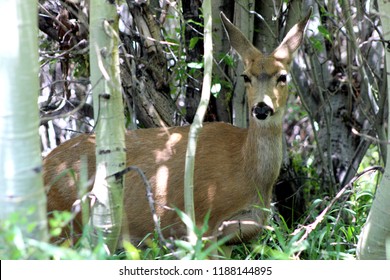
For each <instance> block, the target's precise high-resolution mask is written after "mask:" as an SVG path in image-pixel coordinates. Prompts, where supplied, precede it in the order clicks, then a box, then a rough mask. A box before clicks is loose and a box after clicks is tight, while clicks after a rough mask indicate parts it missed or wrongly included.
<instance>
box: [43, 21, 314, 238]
mask: <svg viewBox="0 0 390 280" xmlns="http://www.w3.org/2000/svg"><path fill="white" fill-rule="evenodd" d="M222 19H223V23H224V25H225V27H226V29H227V31H228V33H229V35H230V41H231V42H232V46H233V47H235V48H236V49H237V50H244V52H243V53H240V55H241V57H242V59H243V61H244V63H245V66H246V70H245V74H246V75H247V76H248V77H249V78H250V79H251V82H250V83H247V84H246V87H247V93H248V103H249V104H248V106H249V111H251V108H252V107H253V106H254V105H255V104H257V103H258V102H263V101H264V102H266V103H267V105H269V106H270V107H272V109H273V110H274V111H275V113H274V115H272V116H270V117H268V118H267V119H265V120H258V119H256V118H255V117H253V116H252V115H251V116H250V125H249V128H248V129H241V128H237V127H233V126H232V125H229V124H225V123H209V124H205V125H204V127H203V129H202V131H201V134H200V136H199V139H198V149H197V154H196V159H195V174H194V176H195V179H194V184H195V189H194V194H195V210H196V223H197V224H198V225H201V224H202V222H203V219H204V217H205V215H206V213H207V212H208V211H211V212H210V213H211V215H210V220H209V231H208V233H207V235H209V236H213V237H216V236H218V237H221V236H226V235H229V236H230V235H232V238H231V240H230V243H235V242H238V241H247V240H250V239H251V238H253V237H255V236H256V235H257V234H258V233H259V232H260V230H261V227H262V225H264V223H265V222H266V219H267V211H264V210H263V209H264V208H269V206H270V201H271V193H272V187H273V184H274V183H275V180H276V179H277V176H278V174H279V169H280V165H281V161H282V117H283V113H284V108H285V105H286V100H287V85H286V84H281V83H277V82H276V80H277V78H278V76H279V75H281V73H282V74H283V73H285V72H287V70H288V66H289V65H288V64H289V62H290V61H291V56H292V54H291V51H295V49H296V48H297V47H298V45H299V44H297V43H296V37H299V38H298V39H299V43H300V41H301V38H302V36H303V35H302V34H303V29H304V26H305V24H306V21H307V20H308V17H307V18H306V19H305V20H304V21H305V22H304V24H302V22H301V23H300V25H299V26H301V27H300V28H298V29H297V28H296V27H294V28H295V29H297V31H294V32H295V33H296V34H290V33H289V35H287V36H286V38H293V39H292V40H290V41H291V42H293V43H294V44H295V45H296V46H293V49H292V50H291V46H289V45H287V46H285V45H283V43H282V45H281V46H280V47H279V48H277V49H276V50H275V51H274V53H273V54H271V55H270V56H264V55H263V54H261V53H260V52H259V51H258V50H257V49H255V48H254V47H253V46H252V45H251V44H250V43H249V42H248V41H247V40H246V39H245V37H244V36H243V35H242V34H241V32H239V30H238V29H237V28H236V27H234V26H233V25H232V24H231V23H230V22H229V21H227V19H226V18H225V17H224V15H222ZM299 26H298V27H299ZM243 38H244V39H245V40H244V39H243ZM287 41H289V40H287ZM242 44H244V46H243V45H242ZM245 44H249V45H245ZM284 44H289V43H288V42H287V43H284ZM286 49H287V50H288V51H287V52H286V51H285V50H286ZM278 50H282V53H281V52H280V51H278ZM283 52H284V53H285V54H283ZM287 56H288V57H287ZM264 77H266V78H264ZM188 131H189V128H188V127H174V128H169V129H162V128H158V129H140V130H136V131H131V132H128V133H127V135H126V148H127V166H131V165H135V166H138V167H139V168H140V169H142V170H143V171H144V173H145V174H146V176H147V178H148V179H149V180H150V182H151V184H152V187H153V194H154V199H155V202H156V213H157V215H158V216H159V218H160V219H161V227H162V228H163V232H164V234H165V235H166V236H173V237H177V238H181V237H184V236H185V234H186V231H185V230H186V228H185V226H184V224H183V223H182V222H181V221H180V219H179V217H178V215H177V213H176V212H175V211H173V210H172V207H174V206H175V207H177V208H179V209H183V204H184V201H183V185H184V183H183V179H184V165H185V154H186V146H187V139H188ZM81 155H87V158H88V167H89V176H90V177H91V176H93V174H94V172H95V139H94V136H88V135H81V136H78V137H76V138H74V139H71V140H69V141H67V142H65V143H64V144H62V145H60V146H59V147H58V148H56V149H55V150H54V151H53V152H51V153H50V154H49V155H48V156H47V158H46V159H45V160H44V180H45V184H46V185H47V186H49V188H48V211H53V210H70V209H71V206H72V204H73V202H74V201H75V200H77V199H78V197H77V192H76V187H75V182H74V180H73V179H72V178H71V177H70V176H69V175H67V176H65V177H63V178H61V179H59V180H56V178H57V176H58V175H59V174H60V173H61V172H62V171H64V170H66V169H74V170H75V171H76V173H78V172H79V170H80V156H81ZM53 182H54V184H53ZM124 208H125V213H124V214H125V218H124V219H125V220H124V224H125V225H126V228H125V229H124V230H125V231H126V232H128V233H129V234H130V236H131V238H132V239H133V240H134V241H139V240H141V239H143V238H144V237H145V236H146V235H147V234H149V233H151V232H153V230H154V225H153V222H152V215H151V211H150V209H149V205H148V201H147V198H146V191H145V187H144V183H143V182H142V180H141V178H140V177H139V176H138V174H136V173H135V172H129V173H127V175H126V178H125V189H124ZM78 218H79V217H78ZM79 222H80V221H79ZM76 230H78V231H79V230H80V228H77V229H76Z"/></svg>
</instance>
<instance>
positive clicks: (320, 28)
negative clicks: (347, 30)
mask: <svg viewBox="0 0 390 280" xmlns="http://www.w3.org/2000/svg"><path fill="white" fill-rule="evenodd" d="M318 31H319V32H320V33H321V34H322V36H324V38H325V39H326V40H328V41H329V42H332V37H331V35H330V32H329V31H328V29H326V27H325V26H323V25H320V26H318Z"/></svg>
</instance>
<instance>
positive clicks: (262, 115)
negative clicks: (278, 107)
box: [252, 102, 274, 120]
mask: <svg viewBox="0 0 390 280" xmlns="http://www.w3.org/2000/svg"><path fill="white" fill-rule="evenodd" d="M273 113H274V110H273V109H272V108H271V107H270V106H268V105H267V104H265V103H264V102H259V103H257V104H256V105H255V106H253V107H252V116H254V117H255V118H257V119H258V120H265V119H266V118H268V117H269V116H272V115H273Z"/></svg>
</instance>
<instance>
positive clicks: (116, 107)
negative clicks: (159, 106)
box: [90, 0, 126, 254]
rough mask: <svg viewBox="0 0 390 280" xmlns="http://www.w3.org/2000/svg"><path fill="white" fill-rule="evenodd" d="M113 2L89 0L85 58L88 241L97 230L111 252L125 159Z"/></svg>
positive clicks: (120, 211) (119, 219)
mask: <svg viewBox="0 0 390 280" xmlns="http://www.w3.org/2000/svg"><path fill="white" fill-rule="evenodd" d="M116 4H117V3H115V1H112V2H110V1H100V0H92V1H91V10H90V15H91V19H90V23H91V24H90V62H91V83H92V85H93V103H94V104H93V105H94V113H95V117H94V118H95V129H96V175H95V183H94V186H93V189H92V191H91V194H92V196H93V200H92V207H91V220H90V224H91V227H92V230H91V237H92V240H93V243H94V244H95V245H96V244H97V243H98V240H99V237H100V234H101V235H102V237H103V242H104V243H105V245H106V246H107V249H108V252H109V253H111V254H112V253H114V252H115V250H116V247H117V244H118V240H119V237H120V235H121V230H122V219H123V218H122V216H123V186H124V178H123V177H121V178H116V176H113V175H114V174H115V173H117V172H119V171H122V170H123V169H124V168H125V164H126V145H125V127H124V114H123V112H124V109H123V103H122V91H121V82H120V72H119V54H118V45H119V32H118V31H119V30H118V20H119V18H118V15H117V12H116Z"/></svg>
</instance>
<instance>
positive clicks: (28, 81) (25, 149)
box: [0, 0, 48, 254]
mask: <svg viewBox="0 0 390 280" xmlns="http://www.w3.org/2000/svg"><path fill="white" fill-rule="evenodd" d="M36 9H37V3H36V1H25V0H18V1H16V0H9V1H1V3H0V23H1V26H3V27H4V28H7V30H8V32H9V33H8V35H10V36H6V37H7V40H5V41H4V42H3V43H2V44H0V61H1V63H0V77H1V83H0V92H1V95H2V98H1V102H0V221H1V222H4V221H5V220H8V221H11V222H12V223H14V224H15V225H16V226H19V227H20V229H21V232H22V236H21V237H22V238H33V239H36V240H39V241H46V240H47V239H48V232H47V221H46V215H47V214H46V196H45V191H44V188H43V180H42V175H41V169H42V161H41V155H40V143H39V135H38V127H39V118H38V117H39V112H38V106H37V101H38V100H37V97H38V92H39V80H38V70H39V64H38V61H39V60H38V28H37V26H38V22H37V17H36V15H35V13H34V12H31V11H35V10H36ZM8 241H9V240H8ZM12 242H16V240H13V241H12ZM7 245H8V244H7ZM19 246H20V245H19ZM10 250H12V249H10ZM2 251H4V250H2ZM5 251H7V250H5ZM9 253H10V254H11V251H10V252H9ZM29 254H31V252H29Z"/></svg>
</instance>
